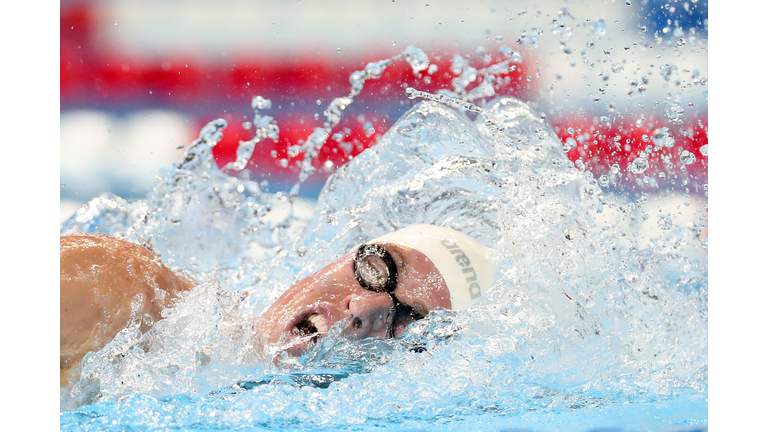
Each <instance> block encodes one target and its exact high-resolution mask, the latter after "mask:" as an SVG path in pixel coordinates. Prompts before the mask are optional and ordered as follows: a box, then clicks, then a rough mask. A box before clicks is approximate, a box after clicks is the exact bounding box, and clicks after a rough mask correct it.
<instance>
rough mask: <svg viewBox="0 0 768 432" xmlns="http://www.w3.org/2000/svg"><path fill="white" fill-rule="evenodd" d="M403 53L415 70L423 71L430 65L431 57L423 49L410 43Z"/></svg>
mask: <svg viewBox="0 0 768 432" xmlns="http://www.w3.org/2000/svg"><path fill="white" fill-rule="evenodd" d="M403 54H405V60H406V61H407V62H408V64H409V65H411V68H412V69H413V72H421V71H423V70H425V69H427V68H428V67H429V57H427V54H426V53H424V51H423V50H421V49H419V48H416V47H415V46H413V45H409V46H408V48H406V49H405V50H404V51H403Z"/></svg>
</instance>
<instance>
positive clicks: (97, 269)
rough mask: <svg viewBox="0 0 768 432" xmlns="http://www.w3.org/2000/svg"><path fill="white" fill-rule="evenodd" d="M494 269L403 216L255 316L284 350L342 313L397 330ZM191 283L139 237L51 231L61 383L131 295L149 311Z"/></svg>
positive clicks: (475, 290) (362, 329)
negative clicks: (399, 225)
mask: <svg viewBox="0 0 768 432" xmlns="http://www.w3.org/2000/svg"><path fill="white" fill-rule="evenodd" d="M495 271H496V269H495V266H494V263H493V256H492V251H491V250H490V249H488V248H486V247H485V246H483V245H482V244H480V243H479V242H478V241H477V240H475V239H473V238H471V237H469V236H467V235H465V234H462V233H460V232H458V231H455V230H453V229H450V228H443V227H437V226H433V225H423V224H420V225H411V226H408V227H406V228H404V229H402V230H399V231H395V232H392V233H389V234H386V235H384V236H382V237H379V238H376V239H373V240H371V241H369V242H367V243H365V244H363V245H361V246H359V247H357V248H355V249H354V250H352V251H351V252H350V253H348V254H347V255H345V256H344V257H342V258H341V259H339V260H338V261H336V262H334V263H331V264H329V265H328V266H326V267H325V268H323V269H321V270H320V271H318V272H316V273H315V274H313V275H311V276H309V277H307V278H305V279H303V280H301V281H300V282H298V283H297V284H295V285H293V286H291V287H290V288H288V290H287V291H286V292H285V293H284V294H283V295H282V296H281V297H280V298H278V299H277V301H276V302H275V303H274V304H273V305H272V306H270V307H269V309H267V311H265V312H264V313H263V314H262V315H261V316H259V317H258V318H257V319H256V320H255V322H256V326H257V328H258V329H259V330H260V331H261V333H262V334H263V335H264V337H265V339H266V340H267V341H268V342H269V343H271V344H276V345H277V346H278V348H279V351H285V352H286V353H287V354H289V355H292V356H298V355H301V354H302V353H303V352H304V351H306V350H307V349H308V348H310V347H311V346H313V345H315V344H316V343H317V341H318V340H319V339H321V338H322V337H325V336H326V335H327V333H328V331H329V329H330V328H331V327H332V326H333V325H335V324H337V323H339V322H340V321H342V320H348V321H349V323H348V324H346V325H347V327H346V328H344V329H342V334H345V335H347V336H348V337H352V338H357V339H363V338H368V337H379V338H392V337H398V336H400V335H402V334H403V332H404V330H405V328H406V326H407V325H408V324H410V323H412V322H414V321H416V320H418V319H421V318H423V317H425V316H427V315H428V314H429V313H430V312H431V311H432V310H434V309H436V308H445V309H465V308H467V307H469V306H471V305H472V304H474V303H475V302H477V301H478V300H479V299H480V297H481V296H482V294H483V293H484V292H485V291H486V290H488V288H490V286H491V285H492V284H493V281H494V276H495ZM192 286H193V285H192V283H191V282H190V281H188V280H186V279H185V278H183V277H182V276H179V275H177V274H175V273H173V272H172V271H170V270H169V269H168V268H167V267H165V266H163V265H162V264H161V263H160V260H159V257H157V256H155V255H154V254H153V253H151V252H150V251H148V250H147V249H145V248H143V247H141V246H139V245H135V244H132V243H128V242H125V241H123V240H119V239H115V238H111V237H107V236H101V235H75V236H65V237H61V385H62V386H64V385H66V383H67V372H68V371H69V370H70V369H71V368H73V367H74V366H76V365H78V364H79V362H80V360H81V359H82V358H83V356H84V355H85V354H86V353H87V352H88V351H97V350H99V349H101V348H102V347H104V345H106V344H107V343H108V342H109V341H110V340H112V338H114V336H115V335H116V334H117V332H118V331H119V330H120V329H122V328H123V327H125V325H126V323H127V322H128V319H129V316H130V311H131V301H132V300H133V299H134V298H135V296H136V295H137V294H142V295H143V296H144V303H143V307H144V310H143V311H142V313H149V314H150V315H151V316H152V318H153V319H155V320H158V319H160V311H161V310H162V309H163V308H165V307H170V306H172V305H173V303H172V301H173V297H174V295H175V294H176V293H179V292H181V291H186V290H189V289H191V288H192ZM156 288H159V290H156ZM156 293H160V294H161V296H162V297H163V298H159V297H156ZM142 330H143V331H144V330H146V329H142Z"/></svg>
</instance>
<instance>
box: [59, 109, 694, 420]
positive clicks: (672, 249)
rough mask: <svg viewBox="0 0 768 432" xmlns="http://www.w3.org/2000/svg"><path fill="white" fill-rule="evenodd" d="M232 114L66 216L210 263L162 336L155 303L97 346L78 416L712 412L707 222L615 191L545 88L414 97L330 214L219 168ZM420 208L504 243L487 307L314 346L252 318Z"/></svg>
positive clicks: (325, 206)
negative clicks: (491, 98)
mask: <svg viewBox="0 0 768 432" xmlns="http://www.w3.org/2000/svg"><path fill="white" fill-rule="evenodd" d="M222 126H223V125H222V124H211V125H209V127H208V128H207V129H205V130H204V131H203V132H202V133H201V137H200V139H199V140H198V141H197V145H196V146H193V148H192V150H190V151H189V152H190V153H189V154H190V155H194V157H191V158H190V160H189V161H188V162H187V163H185V164H182V165H179V166H176V167H174V168H173V169H172V170H169V171H168V172H165V173H163V174H162V176H161V178H160V179H159V180H158V184H157V186H156V187H155V189H154V190H153V192H152V193H150V194H149V195H148V196H147V198H146V199H144V200H141V201H138V202H132V203H128V202H124V201H122V200H121V199H120V198H119V197H115V196H103V197H99V198H97V199H95V200H94V201H92V202H91V203H90V210H89V211H87V212H80V213H79V214H78V215H75V216H74V217H73V218H72V219H71V220H70V221H68V222H67V223H66V224H65V225H64V227H63V228H62V233H66V232H72V231H89V232H106V233H109V234H112V235H120V236H124V237H125V238H126V239H128V240H131V241H138V239H139V238H141V239H144V240H146V241H150V242H151V243H152V245H153V247H154V248H155V250H156V251H158V252H159V253H161V255H162V257H163V260H164V261H165V262H166V263H168V265H170V266H171V267H172V268H174V269H176V270H179V271H186V272H187V273H188V274H190V275H192V276H193V277H195V278H196V279H197V280H198V281H200V283H199V285H198V287H197V288H195V290H193V291H192V292H191V293H190V294H189V295H188V296H187V297H186V298H185V299H184V300H183V301H182V302H181V303H180V304H179V305H177V306H176V307H174V308H173V309H169V310H166V311H165V312H164V316H165V318H164V319H163V320H160V321H158V322H157V323H154V325H153V327H152V328H151V329H150V330H149V331H148V332H147V333H145V334H142V333H141V332H139V331H138V325H139V323H140V321H141V319H142V318H141V316H140V315H136V316H135V317H134V321H133V322H132V323H130V324H129V326H128V327H127V328H126V329H125V330H124V331H123V332H122V333H121V334H120V335H118V337H117V338H116V339H115V341H113V342H112V343H110V344H109V345H108V346H107V347H105V348H104V349H103V350H101V351H100V352H99V353H91V354H89V356H88V357H87V358H86V359H85V360H84V367H83V374H82V376H81V379H80V381H79V382H78V383H77V385H76V386H75V387H74V388H73V389H70V390H67V391H62V409H63V411H62V413H61V429H62V430H169V429H180V430H221V429H235V430H305V429H310V430H338V429H348V430H378V429H391V430H422V429H426V430H535V431H549V430H568V431H582V430H583V431H587V430H622V431H640V430H661V431H666V430H705V429H706V424H707V405H708V402H707V388H708V384H707V383H708V379H707V375H708V369H707V355H708V352H707V328H708V318H707V296H708V294H707V261H706V239H705V238H703V237H702V236H701V232H700V230H699V231H697V230H695V229H691V228H690V226H689V225H688V224H687V223H682V222H681V223H675V222H669V218H663V217H660V216H659V214H660V213H662V214H666V213H665V212H667V211H669V209H666V208H663V207H662V206H661V205H655V204H653V202H654V201H653V199H652V198H653V197H648V196H647V195H638V194H630V193H625V192H622V191H620V190H619V191H617V190H603V189H602V188H601V186H600V185H598V184H597V182H596V180H595V179H594V178H592V176H591V175H590V174H591V173H588V172H587V173H585V172H582V171H580V170H578V169H577V168H576V167H574V166H573V164H572V163H570V162H569V161H568V160H567V158H566V157H565V154H564V153H563V150H562V148H561V143H560V142H559V141H558V139H557V137H556V136H555V134H554V132H553V131H552V129H551V127H550V126H549V125H548V124H547V123H546V122H545V121H544V120H542V119H541V118H540V117H539V116H537V115H535V114H534V113H533V112H532V110H531V109H530V107H529V106H527V105H526V104H524V103H522V102H520V101H517V100H515V99H512V98H504V99H499V100H496V101H495V102H493V103H489V104H488V105H486V106H485V108H484V109H483V111H482V112H481V113H480V114H479V115H477V116H476V118H475V116H474V114H472V113H463V112H462V111H460V110H458V109H455V108H451V107H448V106H445V105H441V104H438V103H435V102H422V103H418V104H416V105H414V107H413V108H412V109H411V110H410V111H409V112H408V113H406V114H405V115H404V116H403V117H402V118H401V119H400V120H399V121H398V122H397V124H395V125H394V126H392V128H391V129H390V130H389V131H388V132H387V134H386V135H385V136H384V138H383V139H382V140H381V141H380V142H379V143H378V144H377V145H376V146H374V147H373V148H371V149H369V150H367V151H365V152H363V153H362V154H361V155H360V156H358V157H357V158H355V159H354V160H353V161H351V162H350V163H349V164H347V165H345V166H344V167H342V168H341V169H339V170H338V171H337V172H336V173H335V174H334V175H333V176H332V177H331V178H330V179H329V180H328V182H327V183H326V186H325V187H324V189H323V191H322V192H321V194H320V197H319V198H318V201H317V208H316V210H315V211H314V212H313V213H312V214H311V216H302V215H301V214H299V212H293V213H291V212H288V211H285V212H284V213H281V214H277V213H279V211H283V210H285V209H287V208H289V203H290V202H291V197H290V196H288V195H286V194H274V193H270V192H266V191H263V190H262V189H260V187H259V185H258V184H255V183H252V182H249V181H247V180H243V179H235V178H232V177H228V176H226V175H224V174H222V173H221V172H219V171H218V170H217V169H216V168H215V164H214V163H213V161H212V159H211V156H210V148H211V146H213V145H215V142H216V141H217V136H218V134H220V133H221V127H222ZM224 130H225V129H224ZM670 174H671V173H670ZM624 175H632V174H631V173H624ZM665 198H679V199H681V200H683V201H685V202H688V206H692V207H693V208H694V209H695V208H696V206H697V205H699V203H700V202H699V201H696V200H695V198H696V197H689V196H685V197H682V196H681V197H676V196H671V197H670V196H666V197H665ZM278 210H279V211H278ZM416 222H422V223H434V224H439V225H445V226H450V227H453V228H456V229H460V230H462V231H464V232H466V233H468V234H470V235H472V236H474V237H476V238H478V239H479V240H480V241H481V242H483V243H485V244H486V245H488V246H489V247H492V248H493V249H494V250H495V251H496V253H497V255H498V257H499V259H500V262H501V275H500V278H499V280H498V281H497V282H496V283H495V285H494V287H493V288H492V289H491V291H490V292H489V293H488V294H487V295H486V296H485V298H484V299H483V300H482V301H481V302H480V303H478V304H477V305H475V306H473V307H472V308H470V309H468V310H465V311H459V312H451V311H442V312H439V313H434V314H432V315H430V316H429V317H428V318H427V319H425V320H422V321H419V322H417V323H415V324H414V325H412V326H411V327H409V329H408V331H407V332H406V334H405V335H404V336H403V337H402V338H399V339H396V340H387V341H382V340H366V341H350V340H346V339H344V338H342V337H339V336H333V335H331V336H329V337H328V338H326V339H324V340H323V342H322V343H320V344H319V345H318V346H316V347H315V348H313V349H312V350H310V351H309V352H308V353H306V354H305V355H304V356H302V357H301V358H299V359H290V358H283V357H278V358H277V359H275V358H274V352H273V351H270V350H269V349H262V348H259V347H258V346H257V345H255V344H254V342H253V331H254V330H253V329H252V328H251V327H250V325H249V321H248V320H247V317H248V316H251V315H256V314H258V313H259V312H260V311H262V310H263V309H264V308H266V307H267V306H268V305H269V304H271V302H272V301H273V300H274V299H275V298H276V297H277V296H278V295H279V294H280V293H281V292H282V291H284V290H285V289H286V288H287V287H288V286H289V285H290V284H291V283H292V282H293V281H294V280H296V279H297V278H300V277H303V276H306V275H308V274H311V273H312V272H314V271H315V270H317V269H319V268H321V267H322V266H323V265H324V264H326V263H328V262H331V261H333V260H335V259H337V258H339V257H340V256H342V255H343V254H345V253H346V252H347V251H349V250H350V249H351V248H352V247H353V246H355V245H356V244H359V243H360V242H361V241H364V240H366V239H369V238H373V237H376V236H378V235H381V234H383V233H385V232H388V231H391V230H393V229H397V228H400V227H403V226H406V225H408V224H411V223H416ZM661 222H664V223H663V224H662V223H661ZM649 227H650V228H649ZM658 227H661V229H658ZM651 228H654V229H655V230H654V229H651ZM243 293H245V294H247V296H241V295H240V294H243ZM331 333H333V330H332V332H331Z"/></svg>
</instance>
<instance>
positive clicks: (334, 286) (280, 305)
mask: <svg viewBox="0 0 768 432" xmlns="http://www.w3.org/2000/svg"><path fill="white" fill-rule="evenodd" d="M379 246H381V247H382V248H383V251H385V252H386V253H385V255H386V254H388V255H389V256H390V257H391V258H392V260H391V262H393V263H394V265H395V266H396V269H397V270H396V273H397V279H396V284H394V283H393V284H392V285H391V287H392V288H394V291H393V292H392V293H391V294H390V293H389V292H387V291H386V290H383V291H382V292H374V291H371V290H370V289H366V288H363V286H362V285H361V282H360V277H361V275H362V273H361V270H363V267H362V266H361V265H360V264H361V261H360V260H359V259H358V267H360V268H358V277H356V273H355V259H356V257H358V250H357V249H355V250H354V251H353V252H350V253H349V254H347V255H346V256H344V257H342V258H341V259H339V260H338V261H336V262H334V263H332V264H329V265H328V266H326V267H325V268H323V269H322V270H320V271H318V272H317V273H315V274H313V275H311V276H309V277H307V278H306V279H303V280H301V281H300V282H299V283H297V284H295V285H293V286H291V287H290V288H288V290H287V291H286V292H285V293H284V294H283V295H282V296H280V298H279V299H277V301H276V302H275V303H274V304H273V305H272V306H271V307H270V308H269V309H268V310H267V311H266V312H264V314H263V315H262V316H261V317H260V320H259V321H260V322H259V327H260V328H261V330H262V331H263V332H264V335H265V336H266V338H267V340H268V341H269V342H270V343H272V344H279V345H281V346H284V347H285V351H286V352H287V353H288V354H290V355H300V354H301V353H302V352H304V351H305V350H306V349H307V348H309V347H310V346H311V345H314V343H316V342H317V340H318V339H319V338H322V337H324V336H325V335H326V334H327V332H328V330H329V329H330V328H331V326H333V325H334V324H336V323H337V322H339V321H342V320H344V319H346V318H349V319H348V320H347V322H345V323H344V325H345V328H344V329H343V331H342V333H343V334H346V335H348V336H350V337H353V338H360V339H363V338H367V337H379V338H387V337H397V336H400V335H402V333H403V331H404V329H405V327H406V326H407V325H408V324H410V323H411V322H413V321H415V320H416V319H419V318H420V317H424V316H426V315H427V314H429V312H430V311H432V310H434V309H435V308H438V307H442V308H446V309H449V308H450V307H451V297H450V292H449V291H448V287H447V286H446V284H445V281H444V280H443V277H442V276H441V275H440V272H439V271H438V270H437V268H436V267H435V265H434V264H433V263H432V261H430V260H429V259H428V258H427V257H426V256H425V255H424V254H422V253H421V252H419V251H416V250H414V249H410V248H408V247H405V246H400V245H394V244H389V243H380V244H379ZM380 250H381V249H380ZM374 264H376V262H374ZM374 270H376V269H375V268H374ZM385 273H386V271H385ZM362 277H363V278H364V277H365V276H362ZM363 280H364V279H363ZM369 288H370V287H369ZM392 294H394V299H393V296H392ZM395 303H400V304H399V305H398V306H397V307H395V306H396V305H395Z"/></svg>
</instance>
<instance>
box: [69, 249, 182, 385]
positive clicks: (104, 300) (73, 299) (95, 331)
mask: <svg viewBox="0 0 768 432" xmlns="http://www.w3.org/2000/svg"><path fill="white" fill-rule="evenodd" d="M60 252H61V253H60V255H61V258H60V303H61V311H60V332H59V333H60V338H61V340H60V368H61V376H60V378H61V383H60V385H62V386H64V385H66V384H67V381H68V379H67V372H68V371H69V370H70V369H71V368H73V367H76V366H79V364H80V360H82V358H83V356H84V355H85V354H86V353H87V352H89V351H97V350H99V349H101V348H103V347H104V345H106V344H107V343H108V342H109V341H111V340H112V339H113V338H114V337H115V335H116V334H117V332H119V331H120V330H121V329H123V328H124V327H125V325H126V324H127V323H128V320H129V318H130V315H131V302H132V301H133V300H134V298H136V296H137V295H138V294H141V295H143V301H142V302H141V314H142V315H143V314H149V315H150V316H151V317H152V318H153V319H154V320H158V319H160V311H162V310H163V309H164V308H166V307H170V306H172V305H173V300H174V298H175V297H176V294H177V293H179V292H181V291H188V290H190V289H191V288H192V286H193V285H192V283H191V282H190V281H189V280H187V279H185V278H184V277H182V276H180V275H178V274H176V273H174V272H172V271H171V270H170V269H168V268H167V267H165V266H164V265H163V264H162V263H161V262H160V259H159V258H158V257H157V256H155V255H154V254H152V253H151V252H150V251H148V250H147V249H145V248H144V247H142V246H139V245H136V244H133V243H129V242H126V241H123V240H119V239H115V238H112V237H108V236H104V235H73V236H64V237H61V238H60ZM143 330H146V329H143ZM76 369H79V368H76Z"/></svg>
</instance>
